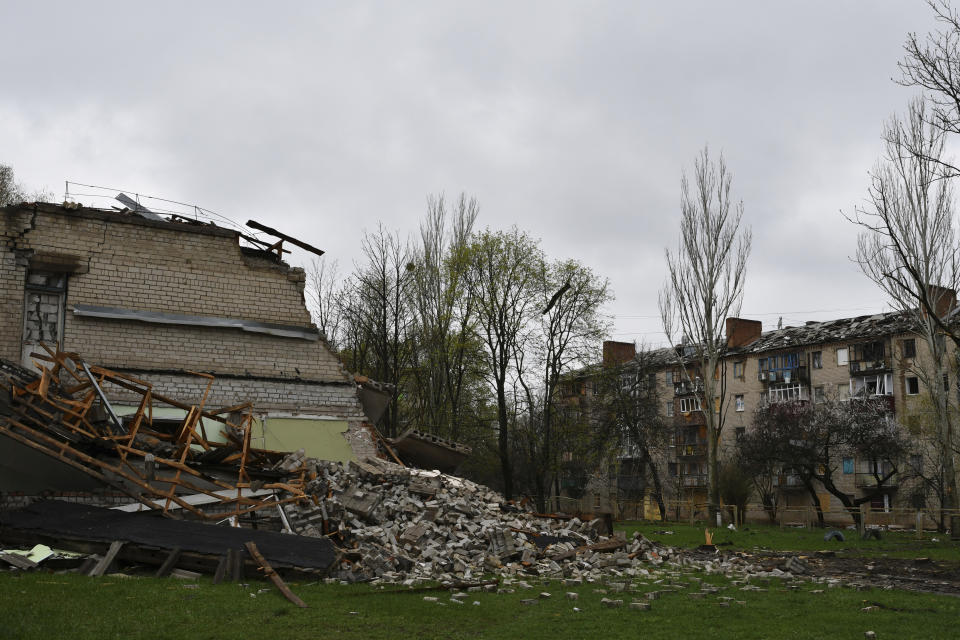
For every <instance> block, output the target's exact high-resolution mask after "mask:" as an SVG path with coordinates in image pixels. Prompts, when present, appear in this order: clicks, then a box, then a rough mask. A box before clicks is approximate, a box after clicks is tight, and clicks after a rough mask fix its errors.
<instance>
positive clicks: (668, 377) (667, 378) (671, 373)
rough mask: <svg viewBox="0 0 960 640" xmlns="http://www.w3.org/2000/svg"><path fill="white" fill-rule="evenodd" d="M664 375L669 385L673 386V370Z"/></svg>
mask: <svg viewBox="0 0 960 640" xmlns="http://www.w3.org/2000/svg"><path fill="white" fill-rule="evenodd" d="M663 377H664V380H665V381H666V383H667V387H672V386H673V371H667V372H666V373H665V374H663Z"/></svg>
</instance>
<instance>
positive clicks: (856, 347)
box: [849, 340, 893, 376]
mask: <svg viewBox="0 0 960 640" xmlns="http://www.w3.org/2000/svg"><path fill="white" fill-rule="evenodd" d="M849 366H850V375H851V376H855V375H864V374H867V373H878V372H884V371H890V370H891V369H892V368H893V367H892V365H891V363H890V349H889V348H888V347H887V345H886V343H884V342H883V341H882V340H874V341H871V342H861V343H859V344H853V345H850V363H849Z"/></svg>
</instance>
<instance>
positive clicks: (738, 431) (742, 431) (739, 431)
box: [733, 427, 747, 442]
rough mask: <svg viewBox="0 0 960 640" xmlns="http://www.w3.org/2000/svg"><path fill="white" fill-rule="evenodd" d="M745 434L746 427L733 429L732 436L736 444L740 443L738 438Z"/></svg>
mask: <svg viewBox="0 0 960 640" xmlns="http://www.w3.org/2000/svg"><path fill="white" fill-rule="evenodd" d="M746 432H747V429H746V427H737V428H736V429H734V432H733V433H734V436H735V437H736V438H737V442H740V438H742V437H743V435H744V434H745V433H746Z"/></svg>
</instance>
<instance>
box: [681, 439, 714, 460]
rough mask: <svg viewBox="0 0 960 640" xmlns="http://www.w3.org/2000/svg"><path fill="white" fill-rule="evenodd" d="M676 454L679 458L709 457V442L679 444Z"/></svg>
mask: <svg viewBox="0 0 960 640" xmlns="http://www.w3.org/2000/svg"><path fill="white" fill-rule="evenodd" d="M676 452H677V457H678V458H693V457H702V456H705V455H707V441H706V440H700V441H698V442H677V444H676Z"/></svg>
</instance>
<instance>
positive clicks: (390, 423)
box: [344, 226, 414, 437]
mask: <svg viewBox="0 0 960 640" xmlns="http://www.w3.org/2000/svg"><path fill="white" fill-rule="evenodd" d="M362 248H363V255H364V263H363V264H361V265H358V266H357V267H356V271H355V273H354V275H353V276H352V277H351V279H350V280H349V283H350V287H351V289H350V291H349V293H348V294H347V295H345V296H344V299H345V301H346V303H347V304H348V305H349V306H348V307H347V308H346V309H345V313H346V314H347V319H346V321H347V322H348V323H350V324H351V325H352V328H351V329H350V334H351V335H350V341H349V343H348V346H352V347H353V348H355V349H357V350H360V351H362V352H363V354H364V357H363V358H356V357H354V358H353V359H354V365H358V366H357V368H355V369H354V370H355V371H357V372H358V373H363V374H365V375H369V376H371V377H373V378H375V379H376V380H379V381H380V382H386V383H389V384H393V385H396V386H397V387H398V388H399V387H401V386H402V385H403V383H404V382H405V380H406V375H407V373H408V367H407V364H408V361H409V349H408V333H409V330H410V323H411V317H410V308H409V302H408V291H407V289H408V286H409V283H410V280H411V277H412V272H413V270H414V266H413V263H412V262H411V261H410V257H409V249H408V247H407V245H406V244H405V243H403V242H402V241H401V240H400V238H399V236H398V235H397V234H395V233H393V234H391V233H389V232H387V231H385V230H384V229H383V227H382V226H380V227H379V228H378V229H377V231H376V232H375V233H365V234H364V236H363V240H362ZM351 343H352V344H351ZM348 361H349V359H348ZM381 425H382V430H383V431H384V435H386V436H387V437H394V436H396V435H397V434H398V432H399V428H400V411H399V403H398V400H397V397H396V396H395V397H394V398H393V399H392V400H391V402H390V405H389V407H388V408H387V411H386V412H385V414H384V417H383V418H381Z"/></svg>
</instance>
